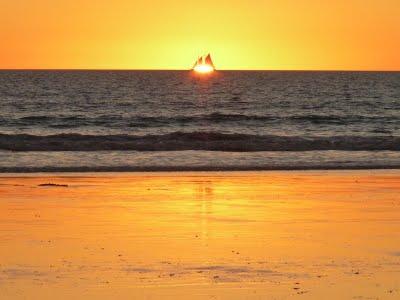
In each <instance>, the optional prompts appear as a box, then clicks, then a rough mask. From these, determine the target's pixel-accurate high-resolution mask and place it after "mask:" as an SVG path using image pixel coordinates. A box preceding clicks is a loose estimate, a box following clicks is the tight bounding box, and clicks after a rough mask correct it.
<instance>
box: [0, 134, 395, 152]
mask: <svg viewBox="0 0 400 300" xmlns="http://www.w3.org/2000/svg"><path fill="white" fill-rule="evenodd" d="M0 150H9V151H107V150H113V151H183V150H206V151H228V152H257V151H316V150H344V151H382V150H389V151H399V150H400V137H397V136H396V137H393V136H375V137H365V136H364V137H362V136H334V137H297V136H296V137H293V136H276V135H248V134H224V133H219V132H189V133H186V132H174V133H169V134H162V135H144V136H139V135H82V134H58V135H48V136H38V135H28V134H17V135H12V134H10V135H8V134H0Z"/></svg>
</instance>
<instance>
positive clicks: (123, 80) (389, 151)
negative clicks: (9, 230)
mask: <svg viewBox="0 0 400 300" xmlns="http://www.w3.org/2000/svg"><path fill="white" fill-rule="evenodd" d="M0 103H1V110H0V172H41V171H54V172H62V171H71V172H75V171H76V172H78V171H157V170H167V171H179V170H275V169H276V170H279V169H284V170H291V169H293V170H294V169H369V168H371V169H372V168H399V167H400V73H399V72H300V71H296V72H295V71H287V72H284V71H282V72H280V71H257V72H255V71H218V72H216V73H214V74H213V75H211V76H199V75H197V76H195V75H194V74H192V73H191V72H189V71H0Z"/></svg>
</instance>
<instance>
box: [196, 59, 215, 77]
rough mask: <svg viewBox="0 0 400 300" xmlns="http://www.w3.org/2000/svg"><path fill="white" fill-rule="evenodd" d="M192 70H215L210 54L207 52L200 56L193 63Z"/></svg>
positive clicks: (202, 71)
mask: <svg viewBox="0 0 400 300" xmlns="http://www.w3.org/2000/svg"><path fill="white" fill-rule="evenodd" d="M192 70H193V71H195V72H199V73H210V72H213V71H215V65H214V62H213V60H212V58H211V54H208V55H206V56H205V57H203V56H200V57H199V58H198V59H197V60H196V62H195V63H194V66H193V68H192Z"/></svg>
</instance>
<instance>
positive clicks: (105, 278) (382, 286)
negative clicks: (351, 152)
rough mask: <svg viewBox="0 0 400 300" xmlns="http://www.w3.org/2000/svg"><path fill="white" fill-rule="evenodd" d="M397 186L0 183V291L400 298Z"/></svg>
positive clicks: (334, 180)
mask: <svg viewBox="0 0 400 300" xmlns="http://www.w3.org/2000/svg"><path fill="white" fill-rule="evenodd" d="M48 182H51V183H57V184H68V187H66V188H65V187H39V186H38V185H39V184H42V183H48ZM399 183H400V173H399V172H398V171H374V172H370V171H363V172H359V171H357V172H344V171H342V172H236V173H235V172H233V173H207V172H205V173H181V174H178V173H159V174H152V173H144V174H89V175H84V176H83V175H81V174H77V175H71V176H65V175H60V176H56V175H52V176H46V177H43V176H42V177H40V176H25V177H7V176H3V177H0V197H1V201H0V226H1V227H0V256H1V257H2V260H1V265H0V282H3V286H4V287H5V289H4V291H6V292H4V293H7V294H6V295H7V297H9V298H10V299H23V296H26V295H28V294H27V293H28V292H29V293H30V294H31V295H36V296H40V297H41V298H43V299H53V298H52V297H53V296H54V293H58V296H59V299H69V298H68V297H70V296H71V293H72V294H74V293H75V294H76V295H77V294H80V293H81V294H82V293H83V291H85V293H87V295H86V296H87V297H86V298H87V299H92V298H93V299H101V298H102V296H104V297H105V295H106V294H107V293H106V291H114V293H120V294H119V295H120V297H121V298H122V299H125V298H129V297H128V295H136V297H137V298H142V299H147V298H148V297H150V296H154V297H156V298H157V297H159V296H160V295H162V296H165V297H166V294H164V293H166V290H165V287H167V290H168V293H169V294H168V295H170V296H171V299H176V298H182V299H187V296H188V294H187V293H189V292H190V291H191V292H190V293H192V292H193V289H194V290H196V291H198V295H197V294H196V295H197V296H198V297H197V296H196V295H194V296H193V297H194V298H196V297H197V298H198V299H209V298H208V296H210V295H211V296H212V295H214V296H215V297H217V299H244V298H245V297H247V298H248V299H253V298H254V299H259V298H257V297H256V296H254V295H253V294H252V295H253V296H252V297H250V296H249V295H250V294H249V289H254V290H255V291H256V292H257V293H259V294H257V295H264V296H265V295H271V293H272V294H273V295H275V296H277V297H278V298H279V295H280V296H282V297H291V296H298V294H297V292H300V291H303V292H304V293H307V294H308V296H309V299H314V298H315V299H321V295H326V293H328V294H329V295H332V297H334V296H335V297H338V298H336V299H339V298H341V299H345V298H346V297H344V298H343V295H346V296H349V297H350V296H351V297H353V296H354V297H357V296H362V295H378V296H379V295H382V294H383V293H385V291H387V290H389V289H393V290H394V289H395V288H398V287H399V280H398V279H397V278H400V277H399V276H394V275H393V274H397V275H398V274H400V268H399V266H400V245H399V243H398V241H399V240H400V233H399V231H398V228H399V225H400V224H399V223H400V199H399V196H398V194H399V187H400V184H399ZM361 273H362V275H360V274H361ZM355 275H360V276H355ZM82 278H83V279H82ZM294 281H301V282H302V283H304V284H306V285H307V288H305V287H301V289H300V290H296V289H293V287H292V286H291V285H292V284H293V282H294ZM4 283H5V284H4ZM349 284H350V291H351V293H350V294H351V295H350V294H349ZM38 285H39V286H45V287H46V288H45V290H44V291H46V292H43V290H42V289H38ZM188 285H189V286H192V287H193V289H192V290H190V289H189V290H187V289H186V286H188ZM252 285H256V287H254V288H252ZM332 285H335V289H334V290H332ZM377 285H379V286H377ZM354 286H357V288H355V287H354ZM168 287H169V288H168ZM204 289H206V291H207V293H206V294H204V291H205V290H204ZM234 289H240V291H238V292H237V293H235V292H233V290H234ZM15 291H19V293H16V292H15ZM267 291H268V292H267ZM132 293H133V294H132ZM210 293H211V294H210ZM263 293H264V294H263ZM266 293H267V294H266ZM46 295H47V296H46ZM110 295H112V293H111V294H110ZM157 295H158V296H157ZM202 295H203V296H202ZM398 295H400V294H398ZM110 297H111V296H110ZM165 297H164V298H165ZM241 297H242V298H241ZM260 297H261V296H260ZM351 297H350V298H351ZM247 298H246V299H247ZM260 299H262V298H260ZM332 299H334V298H332Z"/></svg>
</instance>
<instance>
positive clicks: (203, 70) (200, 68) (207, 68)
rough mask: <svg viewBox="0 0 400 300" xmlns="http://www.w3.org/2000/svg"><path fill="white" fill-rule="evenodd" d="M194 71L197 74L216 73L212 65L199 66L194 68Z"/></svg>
mask: <svg viewBox="0 0 400 300" xmlns="http://www.w3.org/2000/svg"><path fill="white" fill-rule="evenodd" d="M193 70H194V71H195V72H197V73H202V74H206V73H211V72H214V68H213V67H212V66H210V65H197V66H195V67H194V69H193Z"/></svg>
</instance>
